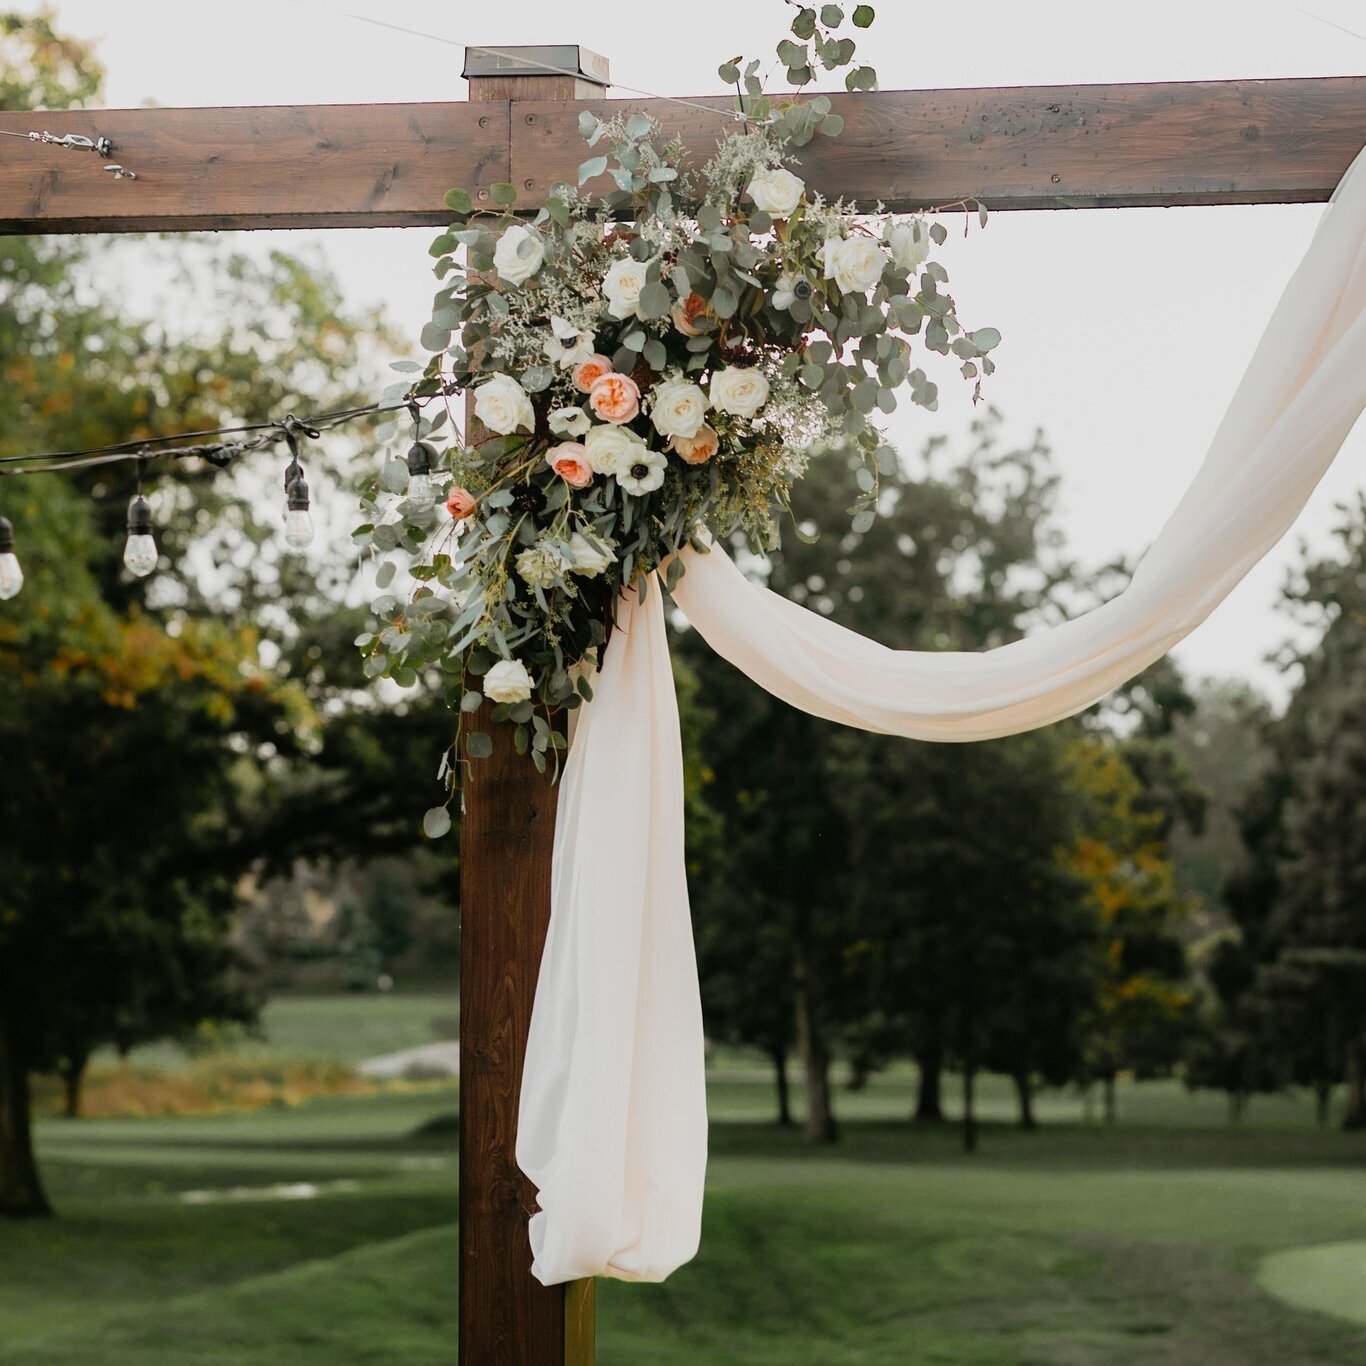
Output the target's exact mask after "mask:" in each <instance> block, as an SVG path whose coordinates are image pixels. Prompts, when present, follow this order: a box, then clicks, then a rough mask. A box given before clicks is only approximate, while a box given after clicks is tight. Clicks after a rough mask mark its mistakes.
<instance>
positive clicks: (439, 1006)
mask: <svg viewBox="0 0 1366 1366" xmlns="http://www.w3.org/2000/svg"><path fill="white" fill-rule="evenodd" d="M459 1022H460V1001H459V997H458V995H457V993H456V989H455V987H454V986H452V987H451V988H450V990H449V991H440V990H422V991H392V992H384V993H381V992H365V993H353V994H347V995H340V996H338V995H333V996H277V997H276V998H275V999H274V1000H272V1001H270V1002H269V1003H268V1004H267V1005H266V1008H265V1010H264V1011H263V1012H262V1015H261V1036H260V1037H259V1038H242V1039H240V1040H238V1041H236V1042H235V1043H234V1044H233V1045H232V1051H233V1052H234V1053H236V1054H240V1055H242V1056H244V1057H268V1058H291V1059H294V1058H306V1059H314V1060H319V1061H326V1062H342V1063H357V1062H361V1061H363V1060H364V1059H366V1058H373V1057H376V1056H378V1055H379V1054H381V1053H396V1052H398V1050H399V1049H401V1048H415V1047H416V1046H417V1045H418V1044H424V1043H435V1042H437V1041H438V1040H444V1039H455V1038H458V1037H459V1034H460V1029H459ZM130 1061H131V1062H133V1063H134V1064H136V1065H138V1066H140V1067H181V1066H183V1065H184V1063H185V1053H184V1052H183V1051H182V1050H181V1049H180V1048H178V1047H177V1046H176V1045H175V1044H171V1043H166V1044H149V1045H147V1046H145V1047H143V1048H135V1049H134V1050H133V1052H132V1054H131V1055H130Z"/></svg>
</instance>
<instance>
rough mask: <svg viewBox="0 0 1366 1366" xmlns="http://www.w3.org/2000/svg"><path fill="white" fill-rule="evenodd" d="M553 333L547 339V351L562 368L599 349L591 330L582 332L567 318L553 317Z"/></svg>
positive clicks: (569, 367)
mask: <svg viewBox="0 0 1366 1366" xmlns="http://www.w3.org/2000/svg"><path fill="white" fill-rule="evenodd" d="M550 331H551V335H550V336H549V337H547V338H546V340H545V353H546V355H547V356H548V357H549V358H550V359H551V360H552V361H554V362H555V364H556V365H558V366H559V367H560V368H561V369H562V370H569V369H572V368H573V367H574V366H576V365H577V364H578V363H579V362H580V361H581V360H587V359H588V357H589V356H591V355H592V354H593V352H594V351H595V350H596V349H597V342H596V340H595V339H594V337H593V334H592V333H591V332H580V331H579V330H578V329H577V328H576V327H575V326H574V324H573V323H571V322H569V321H568V319H566V318H551V320H550Z"/></svg>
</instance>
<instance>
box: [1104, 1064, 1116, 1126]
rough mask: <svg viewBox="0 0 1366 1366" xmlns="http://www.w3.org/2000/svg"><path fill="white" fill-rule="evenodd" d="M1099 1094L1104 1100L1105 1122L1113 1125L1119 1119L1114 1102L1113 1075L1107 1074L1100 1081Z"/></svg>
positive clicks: (1111, 1073)
mask: <svg viewBox="0 0 1366 1366" xmlns="http://www.w3.org/2000/svg"><path fill="white" fill-rule="evenodd" d="M1101 1093H1102V1095H1103V1096H1104V1098H1105V1102H1104V1103H1105V1122H1106V1123H1107V1124H1113V1123H1114V1122H1115V1120H1116V1119H1117V1118H1118V1117H1119V1106H1118V1104H1117V1103H1116V1101H1115V1074H1114V1073H1113V1072H1107V1073H1106V1074H1105V1076H1104V1077H1103V1078H1102V1080H1101Z"/></svg>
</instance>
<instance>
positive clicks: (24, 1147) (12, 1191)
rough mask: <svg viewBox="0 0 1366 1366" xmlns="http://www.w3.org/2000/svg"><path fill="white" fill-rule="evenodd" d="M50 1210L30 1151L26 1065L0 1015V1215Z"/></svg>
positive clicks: (17, 1215)
mask: <svg viewBox="0 0 1366 1366" xmlns="http://www.w3.org/2000/svg"><path fill="white" fill-rule="evenodd" d="M51 1213H52V1206H51V1205H49V1204H48V1202H47V1196H46V1194H45V1193H44V1191H43V1183H42V1180H41V1178H40V1177H39V1175H38V1163H37V1161H36V1159H35V1158H34V1155H33V1128H32V1118H31V1114H30V1094H29V1074H28V1067H27V1065H26V1064H25V1062H24V1060H23V1059H22V1058H21V1057H20V1055H19V1052H18V1050H17V1049H16V1048H15V1046H14V1038H13V1031H12V1030H11V1029H10V1027H9V1023H8V1021H7V1020H6V1019H5V1018H4V1016H3V1015H0V1218H9V1219H29V1218H37V1217H39V1216H42V1215H48V1214H51Z"/></svg>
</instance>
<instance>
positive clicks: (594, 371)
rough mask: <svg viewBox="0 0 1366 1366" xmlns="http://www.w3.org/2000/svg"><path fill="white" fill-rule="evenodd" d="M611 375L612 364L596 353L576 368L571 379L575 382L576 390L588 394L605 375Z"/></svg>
mask: <svg viewBox="0 0 1366 1366" xmlns="http://www.w3.org/2000/svg"><path fill="white" fill-rule="evenodd" d="M611 373H612V362H611V361H610V360H608V359H607V357H606V356H600V355H598V354H597V353H596V352H595V353H594V354H593V355H591V356H588V357H587V358H585V359H584V360H581V361H580V362H579V363H578V364H577V365H576V366H575V367H574V369H573V372H572V373H571V374H570V379H572V380H573V381H574V388H576V389H577V390H578V391H579V392H580V393H581V394H586V393H588V392H589V390H590V389H592V387H593V386H594V385H595V384H596V383H597V382H598V381H599V380H600V379H601V378H602V377H603V376H604V375H610V374H611Z"/></svg>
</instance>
